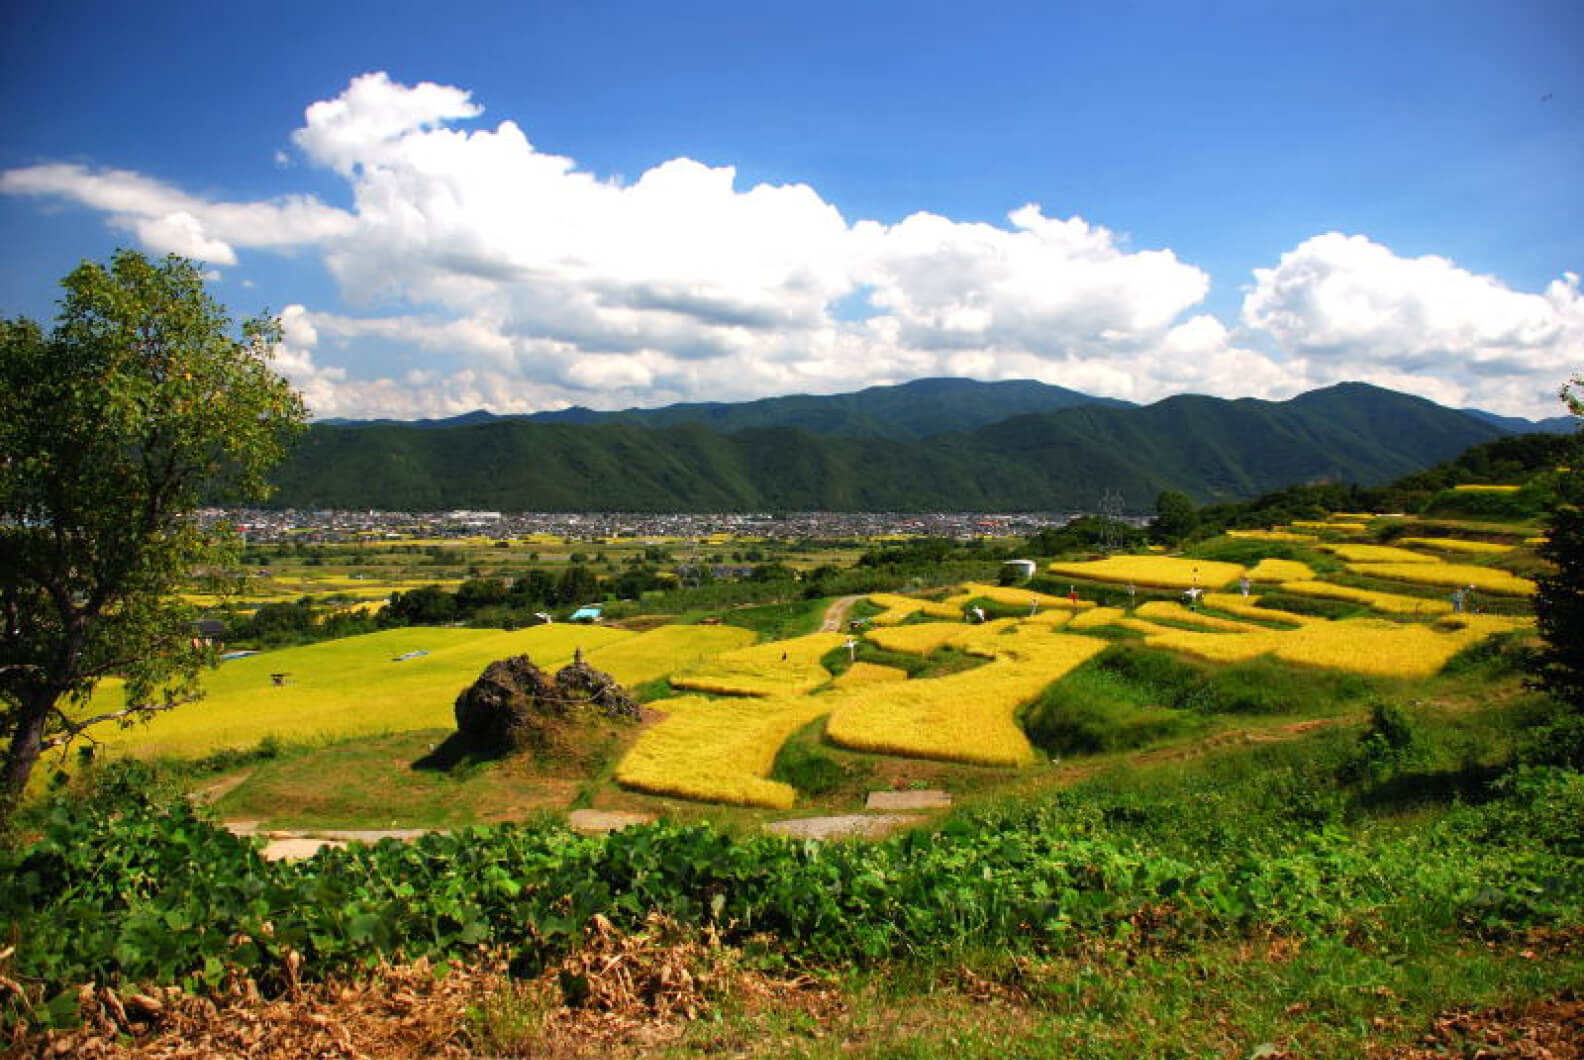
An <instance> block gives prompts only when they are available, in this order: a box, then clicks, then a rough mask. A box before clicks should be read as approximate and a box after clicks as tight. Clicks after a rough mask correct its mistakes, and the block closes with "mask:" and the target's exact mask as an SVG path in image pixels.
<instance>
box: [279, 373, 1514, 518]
mask: <svg viewBox="0 0 1584 1060" xmlns="http://www.w3.org/2000/svg"><path fill="white" fill-rule="evenodd" d="M1041 386H1043V384H1033V386H1032V387H1031V388H1019V387H1011V388H1008V387H1005V386H1004V385H1003V384H994V383H992V384H983V383H973V382H972V381H969V380H921V381H919V383H917V384H904V385H903V386H901V387H881V388H871V389H870V390H869V391H860V392H859V393H858V394H853V395H837V396H836V397H837V398H845V399H850V400H847V401H844V402H843V401H838V402H835V404H834V405H832V404H831V403H830V399H808V398H804V399H798V398H770V399H765V400H764V401H761V402H747V403H744V404H743V405H740V406H723V407H719V408H717V407H715V406H672V407H671V408H670V409H669V410H650V411H649V412H641V413H635V414H627V413H618V414H599V418H597V419H595V420H594V421H593V422H579V421H578V419H577V418H576V417H573V416H564V415H561V414H555V416H556V417H559V418H550V417H547V418H539V417H513V418H502V417H486V418H482V419H477V418H475V419H474V420H472V421H469V422H465V423H462V424H460V425H453V426H442V425H440V424H438V423H431V424H430V425H428V426H424V427H420V426H418V425H393V424H377V425H365V426H332V425H325V424H318V425H315V426H314V427H313V428H312V429H311V430H310V431H309V433H308V435H307V437H306V438H305V439H304V441H303V442H302V443H301V444H300V445H299V446H298V447H297V449H296V450H295V451H294V453H293V454H292V456H291V457H290V459H289V460H288V461H287V462H286V463H285V464H284V465H282V467H281V468H279V469H278V471H277V473H276V475H275V481H276V483H277V485H278V486H279V492H278V493H277V494H276V496H275V497H274V498H273V503H274V504H276V505H278V506H281V507H298V508H341V507H346V508H385V509H405V510H433V509H444V508H490V509H501V510H516V511H659V512H665V511H763V510H777V509H781V510H802V511H811V510H826V511H886V510H891V511H919V510H957V511H962V510H982V511H983V510H1001V511H1037V510H1074V509H1088V508H1093V507H1094V506H1095V505H1096V503H1097V502H1098V500H1099V498H1100V496H1101V494H1102V493H1103V492H1108V491H1112V490H1115V491H1120V492H1121V493H1122V495H1123V498H1124V502H1125V503H1126V505H1127V507H1128V509H1129V510H1132V511H1140V512H1142V511H1148V510H1149V509H1150V508H1152V507H1153V505H1154V501H1155V497H1156V496H1157V495H1158V494H1159V493H1160V491H1162V490H1166V489H1175V490H1182V491H1183V492H1185V493H1188V494H1189V495H1190V496H1192V497H1194V498H1195V499H1196V500H1199V501H1221V500H1240V499H1247V498H1250V497H1254V496H1257V495H1259V494H1261V493H1264V492H1269V491H1271V490H1274V489H1280V488H1282V487H1285V486H1289V485H1294V484H1298V483H1304V482H1315V481H1326V480H1331V481H1347V482H1358V483H1361V484H1365V485H1373V484H1379V483H1384V482H1387V481H1390V480H1392V479H1395V478H1398V477H1400V476H1402V475H1406V474H1409V473H1412V472H1414V471H1418V470H1420V469H1422V468H1424V467H1427V466H1429V465H1431V464H1433V463H1435V462H1437V461H1440V460H1445V459H1449V458H1451V457H1453V456H1456V455H1457V454H1459V453H1461V452H1462V451H1463V450H1465V449H1467V448H1469V447H1470V446H1472V445H1476V444H1478V443H1481V442H1486V441H1491V440H1493V439H1495V438H1498V437H1502V436H1504V435H1506V434H1508V433H1510V432H1509V431H1508V430H1506V429H1504V428H1503V427H1502V426H1501V425H1500V424H1498V423H1494V422H1491V421H1489V420H1487V419H1484V418H1481V417H1477V416H1471V415H1468V414H1466V413H1464V412H1460V411H1457V410H1454V409H1447V408H1443V407H1441V406H1439V405H1436V404H1434V403H1432V402H1430V401H1426V400H1425V399H1423V398H1419V397H1414V396H1411V395H1407V394H1400V393H1396V392H1394V391H1390V390H1384V389H1381V388H1379V387H1374V386H1370V385H1367V384H1363V383H1344V384H1340V385H1337V386H1333V387H1327V388H1325V389H1322V390H1316V391H1312V392H1310V393H1307V394H1302V395H1299V396H1298V397H1296V398H1292V399H1291V400H1288V401H1262V400H1257V399H1253V398H1241V399H1237V400H1226V399H1222V398H1212V397H1205V396H1202V395H1181V396H1178V397H1172V398H1167V399H1166V400H1164V401H1159V402H1156V403H1155V404H1153V405H1148V406H1129V405H1126V404H1124V403H1120V402H1099V401H1094V400H1087V401H1081V402H1079V403H1076V404H1071V405H1068V406H1066V407H1061V408H1057V409H1054V410H1041V411H1026V412H1021V413H1013V414H1009V415H1007V416H1005V417H1001V418H997V419H995V420H991V421H986V419H985V417H987V416H989V415H991V414H992V413H991V412H990V411H989V410H990V409H992V408H995V407H998V406H997V401H998V400H1000V399H1001V398H1003V397H1010V399H1011V400H1010V401H1009V404H1011V405H1013V406H1014V407H1016V406H1017V403H1018V402H1029V401H1035V400H1058V399H1062V398H1063V396H1064V395H1072V394H1073V393H1075V392H1072V391H1063V392H1062V394H1060V395H1053V394H1049V393H1045V392H1044V391H1041V390H1038V389H1035V388H1038V387H1041ZM1050 389H1051V390H1057V391H1060V390H1061V388H1050ZM874 391H880V393H878V394H876V393H874ZM1080 397H1081V395H1080ZM805 402H814V403H815V404H812V405H810V404H806V403H805ZM821 403H824V404H821ZM747 406H757V408H756V409H754V410H753V411H752V412H751V413H750V412H745V411H743V410H744V409H745V408H746V407H747ZM701 408H702V409H705V410H709V411H707V412H706V415H707V416H710V417H713V418H714V419H715V420H716V421H717V422H724V423H727V424H737V423H744V422H746V423H749V424H750V425H749V426H745V427H740V428H737V429H733V430H730V431H725V430H721V429H718V428H717V427H716V426H714V425H712V424H705V423H701V422H698V420H697V419H690V418H689V416H690V415H692V413H693V412H695V411H696V410H698V409H701ZM657 413H667V414H668V415H674V416H677V417H678V419H677V421H676V422H665V421H664V420H663V419H662V420H660V421H659V422H657V420H656V418H655V415H654V414H657ZM788 419H791V420H792V421H793V422H792V423H788V422H787V420H788ZM810 423H813V424H815V425H817V426H819V427H822V428H825V427H832V426H833V425H847V426H849V427H850V426H852V425H854V424H860V423H866V424H881V425H884V426H885V428H886V429H887V430H889V431H891V432H893V434H891V435H889V436H888V435H881V434H873V433H871V434H869V435H867V436H863V435H857V434H847V433H842V432H841V431H840V430H832V431H829V432H828V433H827V432H826V431H823V430H816V429H814V428H813V427H811V426H809V424H810ZM929 424H936V425H939V424H963V425H964V426H959V427H954V428H950V429H946V428H943V429H941V430H939V431H936V432H932V433H929V434H928V435H927V436H926V435H920V434H919V433H918V432H920V431H922V430H924V429H926V425H929Z"/></svg>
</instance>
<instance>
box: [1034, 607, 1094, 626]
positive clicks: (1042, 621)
mask: <svg viewBox="0 0 1584 1060" xmlns="http://www.w3.org/2000/svg"><path fill="white" fill-rule="evenodd" d="M1084 602H1085V603H1088V601H1084ZM1075 613H1076V614H1082V613H1083V611H1082V610H1080V611H1078V612H1073V611H1057V610H1050V611H1040V612H1037V613H1036V614H1032V615H1024V616H1023V618H1022V619H1021V620H1020V621H1021V622H1022V624H1023V625H1025V626H1048V627H1049V628H1051V629H1056V628H1059V627H1061V626H1065V625H1066V624H1067V622H1068V621H1069V620H1070V619H1071V618H1072V617H1073V615H1074V614H1075Z"/></svg>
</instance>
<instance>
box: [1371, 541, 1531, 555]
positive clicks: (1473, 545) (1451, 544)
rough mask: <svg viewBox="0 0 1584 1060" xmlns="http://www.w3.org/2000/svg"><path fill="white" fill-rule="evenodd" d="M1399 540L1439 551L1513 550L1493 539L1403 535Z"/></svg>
mask: <svg viewBox="0 0 1584 1060" xmlns="http://www.w3.org/2000/svg"><path fill="white" fill-rule="evenodd" d="M1398 540H1399V541H1401V542H1402V543H1403V544H1405V545H1413V546H1415V547H1417V548H1432V549H1435V550H1436V551H1438V552H1462V553H1466V554H1468V555H1475V556H1501V555H1505V554H1506V553H1508V552H1511V551H1512V546H1511V545H1499V544H1497V543H1495V542H1493V541H1470V540H1468V539H1466V538H1461V537H1401V538H1398Z"/></svg>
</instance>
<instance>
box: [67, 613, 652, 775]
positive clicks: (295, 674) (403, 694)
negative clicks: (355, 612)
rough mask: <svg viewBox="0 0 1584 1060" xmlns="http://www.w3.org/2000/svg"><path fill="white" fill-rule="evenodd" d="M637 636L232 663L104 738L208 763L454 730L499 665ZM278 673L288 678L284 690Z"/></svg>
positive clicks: (561, 656)
mask: <svg viewBox="0 0 1584 1060" xmlns="http://www.w3.org/2000/svg"><path fill="white" fill-rule="evenodd" d="M637 636H639V634H636V633H629V632H626V631H623V630H615V629H606V628H602V627H598V626H567V625H555V626H534V627H532V628H531V629H522V630H516V631H514V632H509V633H508V632H502V631H499V630H479V629H449V628H441V627H433V626H416V627H411V628H406V629H392V630H385V631H383V632H380V633H370V634H368V635H366V636H361V637H347V638H344V639H342V640H334V641H327V642H325V643H322V644H311V645H305V646H303V647H299V648H285V649H282V650H280V651H272V652H268V653H266V654H262V655H252V656H248V657H246V658H242V659H234V660H232V661H230V662H226V663H223V664H221V666H220V668H219V669H218V670H215V671H213V672H211V673H208V674H206V675H205V676H204V687H205V688H206V689H207V690H208V695H207V696H206V697H205V698H204V699H203V700H201V701H200V702H198V703H193V704H188V705H186V706H183V707H180V708H178V709H176V710H173V711H170V712H168V713H162V714H157V715H154V716H152V717H151V718H150V719H149V722H148V724H146V725H138V726H136V727H134V728H130V729H113V728H109V727H106V729H105V731H104V732H103V733H101V734H100V738H101V739H102V740H103V741H104V742H105V743H106V744H107V745H109V746H110V747H112V748H114V749H117V750H125V751H128V752H130V753H134V754H138V755H150V756H152V755H201V754H207V753H208V752H211V751H216V750H220V749H222V748H247V747H253V746H255V745H257V744H258V742H259V740H261V739H262V738H264V737H265V736H267V735H272V736H276V737H278V738H280V739H282V740H285V741H288V742H292V741H311V740H318V739H338V738H345V737H349V736H364V735H369V734H371V733H383V732H402V731H406V730H410V729H435V728H452V727H454V726H455V724H456V719H455V716H454V713H453V710H454V705H455V702H456V697H457V694H458V693H459V692H461V691H462V689H464V688H466V687H467V686H468V685H469V684H471V683H472V682H473V681H474V680H475V679H476V678H477V677H478V675H479V674H480V673H481V672H482V671H483V669H484V667H486V666H488V665H489V664H490V663H491V662H494V661H495V660H496V659H503V658H506V657H507V656H511V655H524V654H526V655H528V656H529V657H530V658H531V659H533V661H534V662H535V663H536V664H537V665H539V666H540V667H543V668H547V669H555V668H557V667H560V666H564V665H566V664H567V663H568V662H570V661H571V659H572V653H573V651H574V650H575V649H577V648H582V649H584V650H585V651H589V652H590V653H591V654H592V653H593V652H594V651H595V650H597V649H598V648H600V647H603V646H607V645H614V644H617V643H619V642H621V641H625V640H628V639H631V638H635V637H637ZM398 660H400V661H398ZM272 674H283V675H285V676H284V677H283V678H282V682H283V683H282V684H280V685H276V684H275V682H274V680H273V679H272V677H271V675H272ZM120 696H121V693H120V687H119V686H118V685H114V684H106V685H104V686H102V687H101V689H100V690H99V692H98V694H96V695H95V697H94V699H93V701H92V702H90V704H89V705H88V707H87V708H86V712H89V713H95V712H98V711H102V710H105V709H114V708H115V707H118V706H119V705H120Z"/></svg>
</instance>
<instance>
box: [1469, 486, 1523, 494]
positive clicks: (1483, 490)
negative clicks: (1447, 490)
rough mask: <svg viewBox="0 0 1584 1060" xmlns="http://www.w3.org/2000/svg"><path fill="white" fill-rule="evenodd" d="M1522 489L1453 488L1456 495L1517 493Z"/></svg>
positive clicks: (1510, 487) (1489, 487) (1490, 487)
mask: <svg viewBox="0 0 1584 1060" xmlns="http://www.w3.org/2000/svg"><path fill="white" fill-rule="evenodd" d="M1520 488H1521V487H1519V486H1476V485H1464V486H1453V487H1452V491H1453V492H1454V493H1517V492H1518V490H1519V489H1520Z"/></svg>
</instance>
